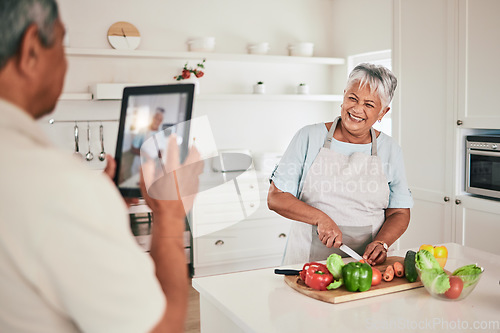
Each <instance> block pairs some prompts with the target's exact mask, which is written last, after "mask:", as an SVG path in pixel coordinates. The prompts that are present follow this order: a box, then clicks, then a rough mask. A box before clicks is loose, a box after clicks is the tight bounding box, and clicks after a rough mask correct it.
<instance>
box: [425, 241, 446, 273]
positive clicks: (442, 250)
mask: <svg viewBox="0 0 500 333" xmlns="http://www.w3.org/2000/svg"><path fill="white" fill-rule="evenodd" d="M420 250H427V251H429V252H430V253H431V254H432V255H433V256H434V258H436V259H437V262H438V263H439V266H441V268H444V265H446V261H447V259H448V249H447V248H446V246H432V245H428V244H424V245H421V246H420V248H419V251H420Z"/></svg>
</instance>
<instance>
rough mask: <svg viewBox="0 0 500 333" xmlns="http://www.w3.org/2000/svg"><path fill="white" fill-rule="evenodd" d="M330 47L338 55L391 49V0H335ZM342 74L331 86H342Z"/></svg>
mask: <svg viewBox="0 0 500 333" xmlns="http://www.w3.org/2000/svg"><path fill="white" fill-rule="evenodd" d="M332 13H333V14H332V18H331V20H332V35H331V43H332V48H333V50H334V52H335V54H337V56H339V57H343V58H347V57H348V56H352V55H355V54H361V53H366V52H374V51H381V50H390V49H392V38H393V30H392V17H393V0H334V1H333V8H332ZM347 74H348V73H347V68H345V72H344V76H336V77H335V81H334V86H333V87H334V89H336V90H339V89H340V90H343V89H344V85H345V78H346V77H347Z"/></svg>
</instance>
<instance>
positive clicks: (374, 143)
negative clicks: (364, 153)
mask: <svg viewBox="0 0 500 333" xmlns="http://www.w3.org/2000/svg"><path fill="white" fill-rule="evenodd" d="M370 133H371V134H372V156H377V133H375V130H374V129H373V127H372V128H370Z"/></svg>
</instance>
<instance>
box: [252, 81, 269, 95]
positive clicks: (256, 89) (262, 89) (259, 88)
mask: <svg viewBox="0 0 500 333" xmlns="http://www.w3.org/2000/svg"><path fill="white" fill-rule="evenodd" d="M253 93H254V94H265V93H266V86H265V85H264V84H263V83H261V84H259V83H257V84H256V85H254V86H253Z"/></svg>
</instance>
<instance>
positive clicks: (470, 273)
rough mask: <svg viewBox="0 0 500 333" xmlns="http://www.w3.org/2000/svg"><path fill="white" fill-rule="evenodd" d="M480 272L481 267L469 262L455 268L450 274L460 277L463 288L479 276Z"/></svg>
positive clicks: (481, 270)
mask: <svg viewBox="0 0 500 333" xmlns="http://www.w3.org/2000/svg"><path fill="white" fill-rule="evenodd" d="M482 272H483V268H482V267H479V266H478V265H476V264H471V265H466V266H463V267H460V268H457V269H456V270H455V271H454V272H453V274H451V275H453V276H460V278H461V279H462V281H463V282H464V288H467V287H468V286H470V285H472V284H474V283H475V282H476V281H477V280H478V279H479V276H480V275H481V273H482Z"/></svg>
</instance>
